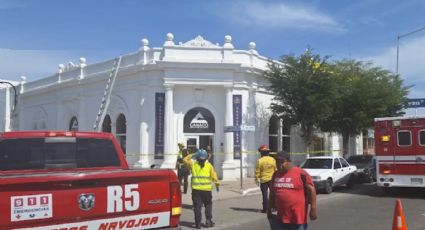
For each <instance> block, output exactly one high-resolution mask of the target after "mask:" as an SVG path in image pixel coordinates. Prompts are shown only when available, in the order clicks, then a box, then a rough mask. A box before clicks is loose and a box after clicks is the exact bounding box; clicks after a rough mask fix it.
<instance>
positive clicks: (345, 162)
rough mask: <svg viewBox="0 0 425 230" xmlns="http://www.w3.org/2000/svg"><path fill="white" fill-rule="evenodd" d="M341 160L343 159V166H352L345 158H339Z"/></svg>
mask: <svg viewBox="0 0 425 230" xmlns="http://www.w3.org/2000/svg"><path fill="white" fill-rule="evenodd" d="M339 161H341V164H342V167H344V168H345V167H350V164H348V162H347V161H346V160H345V159H344V158H339Z"/></svg>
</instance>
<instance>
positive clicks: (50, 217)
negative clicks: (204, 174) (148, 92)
mask: <svg viewBox="0 0 425 230" xmlns="http://www.w3.org/2000/svg"><path fill="white" fill-rule="evenodd" d="M180 214H181V192H180V186H179V184H178V180H177V177H176V174H175V173H174V172H173V170H169V169H129V167H128V164H127V162H126V160H125V157H124V154H123V152H122V151H121V148H120V146H119V144H118V142H117V141H116V140H115V138H114V137H113V136H112V135H111V134H109V133H94V132H57V131H36V132H32V131H31V132H6V133H0V229H1V230H5V229H31V230H41V229H43V230H92V229H95V230H115V229H152V228H159V229H179V227H178V225H179V221H180Z"/></svg>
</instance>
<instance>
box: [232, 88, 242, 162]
mask: <svg viewBox="0 0 425 230" xmlns="http://www.w3.org/2000/svg"><path fill="white" fill-rule="evenodd" d="M241 124H242V95H233V127H239V126H240V125H241ZM233 158H234V159H241V131H235V132H233Z"/></svg>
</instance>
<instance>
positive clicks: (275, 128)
mask: <svg viewBox="0 0 425 230" xmlns="http://www.w3.org/2000/svg"><path fill="white" fill-rule="evenodd" d="M290 135H291V124H289V123H287V122H284V121H283V122H282V120H281V119H280V118H278V117H277V116H276V115H273V116H272V117H271V118H270V121H269V148H270V150H272V151H273V152H277V151H281V150H285V151H288V152H290V147H291V136H290Z"/></svg>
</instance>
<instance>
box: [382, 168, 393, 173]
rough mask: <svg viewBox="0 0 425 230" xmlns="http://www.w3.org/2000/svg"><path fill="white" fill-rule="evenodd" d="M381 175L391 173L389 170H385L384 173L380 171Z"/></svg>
mask: <svg viewBox="0 0 425 230" xmlns="http://www.w3.org/2000/svg"><path fill="white" fill-rule="evenodd" d="M382 173H383V174H390V173H391V169H385V170H384V171H382Z"/></svg>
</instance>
